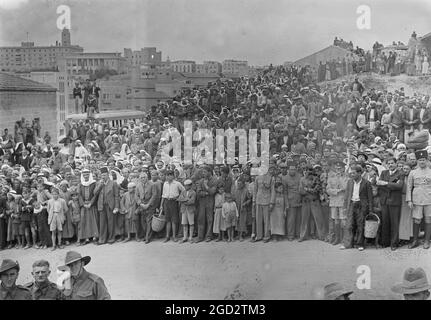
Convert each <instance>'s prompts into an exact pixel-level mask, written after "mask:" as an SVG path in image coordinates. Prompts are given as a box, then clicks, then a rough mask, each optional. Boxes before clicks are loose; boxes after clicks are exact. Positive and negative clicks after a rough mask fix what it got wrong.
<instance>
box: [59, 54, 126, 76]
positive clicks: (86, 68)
mask: <svg viewBox="0 0 431 320" xmlns="http://www.w3.org/2000/svg"><path fill="white" fill-rule="evenodd" d="M102 69H105V70H115V71H116V72H117V73H118V74H121V73H124V72H125V71H126V60H125V59H124V58H123V57H122V56H121V53H116V52H113V53H111V52H94V53H90V52H81V53H74V54H69V55H67V56H65V57H63V58H62V59H61V60H60V61H59V70H60V71H61V72H66V73H67V74H68V75H79V74H83V73H85V74H91V73H94V72H96V71H97V70H102Z"/></svg>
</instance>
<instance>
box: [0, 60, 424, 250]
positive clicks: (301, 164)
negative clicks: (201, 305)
mask: <svg viewBox="0 0 431 320" xmlns="http://www.w3.org/2000/svg"><path fill="white" fill-rule="evenodd" d="M430 106H431V101H430V99H429V96H426V95H420V94H415V95H414V96H407V95H406V94H405V92H404V89H403V88H400V89H399V90H396V91H395V92H388V91H387V90H381V91H380V90H376V89H375V88H367V87H364V85H363V84H362V83H360V82H359V80H358V79H354V80H353V79H352V80H351V81H349V82H347V81H343V82H341V83H338V84H326V85H319V84H317V83H315V82H314V81H313V79H312V76H311V71H310V69H309V68H306V67H296V66H290V67H281V66H280V67H272V66H271V67H269V68H268V69H266V70H265V71H264V72H263V73H262V74H260V75H259V76H257V77H254V78H247V77H242V78H240V79H236V80H230V79H226V80H219V81H217V82H215V83H211V84H209V85H208V87H207V88H196V89H188V90H184V91H182V92H181V93H180V94H179V95H178V96H177V97H176V98H175V99H173V100H171V101H168V102H160V103H159V104H158V105H155V106H153V107H152V108H151V110H150V111H149V112H148V114H147V117H146V119H144V120H143V121H129V122H128V123H126V124H124V125H122V126H121V127H112V126H111V125H109V124H108V123H107V122H105V121H103V119H99V120H94V119H92V118H88V119H87V120H81V121H68V122H67V123H66V124H65V126H66V131H67V134H66V137H65V138H64V139H62V141H60V142H59V143H58V144H54V143H52V141H51V140H50V139H48V138H46V139H40V138H38V136H39V135H38V134H36V135H34V136H33V138H32V136H31V135H30V136H29V134H26V135H24V134H23V132H22V130H21V133H19V134H17V133H15V136H12V135H11V134H9V133H8V131H6V130H5V131H4V134H3V136H2V141H1V149H2V153H1V154H2V155H1V168H0V170H1V174H0V186H1V192H0V193H1V195H0V247H1V248H2V249H5V248H31V247H33V248H47V247H51V248H52V249H53V250H55V249H56V248H62V247H63V246H65V245H66V246H67V245H71V244H76V245H86V244H88V243H90V242H91V243H94V244H96V245H103V244H106V243H109V244H113V243H115V242H118V241H124V242H127V241H131V240H136V241H145V243H149V242H150V241H151V240H153V239H157V238H163V239H164V241H170V240H172V241H178V240H180V242H181V243H183V242H190V243H195V242H201V241H228V242H230V241H235V240H240V241H243V240H244V239H250V240H251V241H260V240H263V241H264V242H268V241H270V240H271V239H272V240H274V241H280V240H283V239H287V240H289V241H294V240H295V239H296V240H298V241H305V240H308V239H318V240H320V241H326V242H328V243H332V244H334V245H340V248H342V249H347V248H353V247H356V248H358V249H359V250H363V249H364V248H365V245H366V239H368V238H370V237H372V238H373V239H374V240H373V246H374V245H375V246H378V247H381V246H383V247H391V248H392V249H393V250H396V249H397V247H398V246H400V245H403V244H407V243H409V244H410V247H412V248H414V247H417V246H418V244H419V242H418V241H419V235H420V234H421V233H420V230H422V229H424V231H425V242H424V248H429V246H430V242H429V240H430V236H431V197H430V196H429V192H428V190H429V188H431V169H429V162H428V154H427V147H428V139H429V133H428V131H429V129H430V128H431V111H430ZM184 120H190V121H193V126H194V130H197V129H209V130H212V131H213V132H215V130H216V129H222V128H223V129H228V128H232V129H238V128H242V129H245V130H249V129H258V132H260V129H269V131H270V135H269V150H270V161H269V163H270V167H269V170H268V172H267V173H266V174H263V175H260V176H254V175H252V174H251V168H252V167H253V166H259V163H258V162H256V161H254V160H255V159H248V162H247V163H246V164H244V163H239V161H238V162H237V163H235V164H226V165H212V164H206V163H203V162H202V160H200V159H199V158H196V159H195V161H194V162H193V163H192V164H184V163H182V161H181V159H176V161H173V162H171V163H164V161H163V160H162V157H161V155H162V150H163V147H164V146H165V145H166V144H167V143H169V141H167V139H166V138H165V137H164V136H163V135H162V134H163V132H164V131H165V130H173V129H174V128H176V129H177V130H179V131H180V132H183V130H184V127H183V124H184ZM21 124H22V123H21ZM41 129H43V128H41ZM41 129H38V130H39V131H38V132H40V130H41ZM17 132H20V130H18V129H17ZM213 136H214V137H215V136H216V135H215V134H214V135H213ZM24 137H25V138H24ZM29 137H30V138H29ZM34 137H36V138H34ZM235 143H236V147H237V150H238V148H239V141H238V140H236V142H235ZM237 156H238V155H237ZM423 217H425V218H423ZM367 221H380V224H378V229H376V230H374V234H373V232H372V231H373V230H371V229H372V228H371V226H372V223H368V222H367ZM155 222H157V224H156V223H155ZM424 222H425V223H424ZM162 227H163V229H162V230H160V229H161V228H162ZM159 228H160V229H159ZM368 228H371V229H370V230H371V231H370V230H368ZM153 229H154V230H155V231H154V230H153ZM366 236H368V237H366ZM368 240H369V239H368ZM368 242H369V241H368Z"/></svg>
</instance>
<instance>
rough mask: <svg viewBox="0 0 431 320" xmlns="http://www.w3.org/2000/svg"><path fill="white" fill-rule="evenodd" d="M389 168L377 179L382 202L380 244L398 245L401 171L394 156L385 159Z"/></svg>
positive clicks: (395, 246) (394, 247) (401, 186)
mask: <svg viewBox="0 0 431 320" xmlns="http://www.w3.org/2000/svg"><path fill="white" fill-rule="evenodd" d="M387 165H388V168H389V170H384V171H383V172H382V173H381V175H380V179H379V180H378V181H377V185H378V186H379V196H380V202H381V204H382V245H383V246H384V247H388V246H389V245H390V246H391V250H396V248H397V247H398V231H399V223H400V214H401V204H402V203H401V201H402V188H403V184H404V176H403V173H402V172H401V171H400V170H398V169H397V162H396V160H395V158H390V159H388V160H387Z"/></svg>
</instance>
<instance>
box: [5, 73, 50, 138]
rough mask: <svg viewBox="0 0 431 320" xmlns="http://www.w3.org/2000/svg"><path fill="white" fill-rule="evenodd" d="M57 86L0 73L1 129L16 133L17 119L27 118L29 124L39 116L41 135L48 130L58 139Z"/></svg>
mask: <svg viewBox="0 0 431 320" xmlns="http://www.w3.org/2000/svg"><path fill="white" fill-rule="evenodd" d="M56 91H57V89H56V88H54V87H51V86H49V85H47V84H43V83H39V82H35V81H32V80H28V79H24V78H21V77H17V76H14V75H11V74H7V73H4V72H0V101H1V104H0V130H2V131H3V129H6V128H7V129H8V130H9V133H11V134H12V135H13V133H14V126H15V123H16V121H18V120H21V119H22V118H24V119H25V120H26V121H28V122H29V123H30V124H31V123H32V121H33V120H35V119H38V120H39V122H40V125H41V132H40V135H41V136H42V137H43V136H44V134H45V132H49V133H50V135H51V138H52V142H53V143H56V142H57V141H58V140H57V138H58V136H57V134H56V133H57V132H58V117H57V101H56V100H57V95H56Z"/></svg>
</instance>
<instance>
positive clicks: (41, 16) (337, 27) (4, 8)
mask: <svg viewBox="0 0 431 320" xmlns="http://www.w3.org/2000/svg"><path fill="white" fill-rule="evenodd" d="M60 5H67V6H69V7H70V10H71V36H72V43H73V44H78V45H80V46H82V47H83V48H84V50H85V51H86V52H123V50H124V48H131V49H134V50H136V49H138V50H139V49H140V48H143V47H157V49H158V50H161V51H162V58H163V60H166V58H167V57H168V56H169V58H170V59H171V60H185V59H186V60H195V61H196V62H198V63H201V62H202V61H204V60H216V61H223V60H224V59H240V60H248V61H249V64H250V65H268V64H269V63H273V64H281V63H284V62H286V61H295V60H298V59H299V58H302V57H304V56H307V55H309V54H311V53H314V52H316V51H318V50H321V49H323V48H325V47H327V46H328V45H331V44H332V43H333V40H334V37H335V36H338V37H341V38H343V39H344V40H348V41H350V40H351V41H352V42H353V44H354V45H355V46H356V45H358V46H359V47H362V48H364V49H371V47H372V45H373V43H374V42H375V41H379V42H380V43H383V44H391V43H392V41H394V40H395V41H402V42H404V43H407V42H408V39H409V37H410V35H411V34H412V31H416V33H417V34H418V35H419V36H421V35H424V34H426V33H429V32H431V19H430V18H429V17H430V16H431V0H326V1H324V0H121V1H120V0H91V1H88V0H70V1H65V0H0V46H15V45H20V43H21V41H26V39H27V32H28V33H29V40H30V41H33V42H35V45H51V44H55V41H56V40H60V30H59V29H58V28H57V18H58V17H59V14H57V7H58V6H60ZM360 5H367V6H369V7H370V19H371V20H370V21H371V28H370V29H369V30H360V29H358V27H357V23H356V22H357V19H358V17H359V16H360V14H359V13H357V8H358V6H360Z"/></svg>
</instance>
